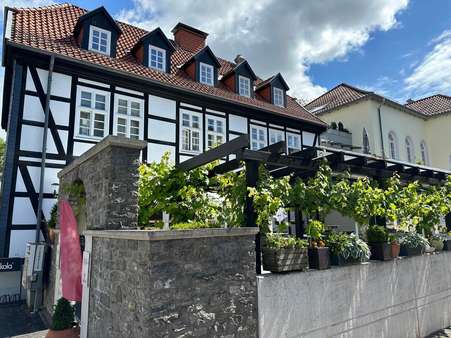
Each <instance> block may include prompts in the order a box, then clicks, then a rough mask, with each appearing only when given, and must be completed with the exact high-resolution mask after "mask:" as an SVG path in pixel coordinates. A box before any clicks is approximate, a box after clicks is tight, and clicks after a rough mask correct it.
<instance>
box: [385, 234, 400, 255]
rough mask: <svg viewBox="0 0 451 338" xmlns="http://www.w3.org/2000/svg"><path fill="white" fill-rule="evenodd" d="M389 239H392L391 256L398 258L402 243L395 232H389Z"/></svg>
mask: <svg viewBox="0 0 451 338" xmlns="http://www.w3.org/2000/svg"><path fill="white" fill-rule="evenodd" d="M388 239H389V241H390V246H391V256H392V257H393V258H398V257H399V251H400V250H401V245H400V244H399V241H398V239H397V237H396V236H395V235H394V234H389V235H388Z"/></svg>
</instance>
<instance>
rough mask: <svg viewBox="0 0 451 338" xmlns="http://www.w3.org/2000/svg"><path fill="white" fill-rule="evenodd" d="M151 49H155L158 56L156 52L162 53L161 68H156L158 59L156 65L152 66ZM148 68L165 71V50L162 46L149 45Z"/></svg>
mask: <svg viewBox="0 0 451 338" xmlns="http://www.w3.org/2000/svg"><path fill="white" fill-rule="evenodd" d="M152 49H153V50H155V51H156V52H157V57H158V52H161V53H162V54H163V62H162V68H161V69H160V68H158V61H157V66H155V67H154V66H152ZM148 62H149V68H152V69H155V70H158V71H160V72H164V73H165V72H166V50H165V49H163V48H159V47H157V46H153V45H149V61H148Z"/></svg>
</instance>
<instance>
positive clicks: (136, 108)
mask: <svg viewBox="0 0 451 338" xmlns="http://www.w3.org/2000/svg"><path fill="white" fill-rule="evenodd" d="M140 106H141V105H140V103H139V102H134V101H132V102H131V115H132V116H140V111H141V107H140Z"/></svg>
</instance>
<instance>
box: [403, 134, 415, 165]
mask: <svg viewBox="0 0 451 338" xmlns="http://www.w3.org/2000/svg"><path fill="white" fill-rule="evenodd" d="M405 143H406V155H407V162H410V163H413V162H415V151H414V149H413V142H412V139H411V138H410V136H407V137H406V141H405Z"/></svg>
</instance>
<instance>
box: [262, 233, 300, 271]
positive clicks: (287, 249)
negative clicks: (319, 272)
mask: <svg viewBox="0 0 451 338" xmlns="http://www.w3.org/2000/svg"><path fill="white" fill-rule="evenodd" d="M307 245H308V244H307V241H306V240H303V239H299V238H296V237H294V236H287V235H284V234H274V233H268V234H266V237H265V239H264V245H263V269H265V270H268V271H271V272H287V271H296V270H300V271H303V270H306V269H307V268H308V255H307Z"/></svg>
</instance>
